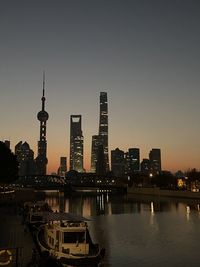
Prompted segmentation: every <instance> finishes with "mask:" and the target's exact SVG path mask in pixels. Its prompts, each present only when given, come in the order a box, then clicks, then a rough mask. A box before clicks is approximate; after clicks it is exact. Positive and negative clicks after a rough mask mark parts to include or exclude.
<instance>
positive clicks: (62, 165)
mask: <svg viewBox="0 0 200 267" xmlns="http://www.w3.org/2000/svg"><path fill="white" fill-rule="evenodd" d="M66 172H67V157H60V166H59V168H58V175H59V176H61V177H65V174H66Z"/></svg>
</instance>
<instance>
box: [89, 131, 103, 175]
mask: <svg viewBox="0 0 200 267" xmlns="http://www.w3.org/2000/svg"><path fill="white" fill-rule="evenodd" d="M102 144H103V142H102V136H100V135H93V136H92V151H91V172H93V173H96V167H97V157H98V151H99V146H100V145H102Z"/></svg>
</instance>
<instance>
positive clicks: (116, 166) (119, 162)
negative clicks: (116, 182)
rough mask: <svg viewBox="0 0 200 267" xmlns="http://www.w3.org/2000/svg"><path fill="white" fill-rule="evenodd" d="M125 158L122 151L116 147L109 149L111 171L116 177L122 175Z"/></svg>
mask: <svg viewBox="0 0 200 267" xmlns="http://www.w3.org/2000/svg"><path fill="white" fill-rule="evenodd" d="M124 167H125V160H124V151H122V150H120V149H119V148H116V149H115V150H111V171H112V172H113V173H114V175H115V176H116V177H120V178H122V177H123V176H124V171H125V169H124Z"/></svg>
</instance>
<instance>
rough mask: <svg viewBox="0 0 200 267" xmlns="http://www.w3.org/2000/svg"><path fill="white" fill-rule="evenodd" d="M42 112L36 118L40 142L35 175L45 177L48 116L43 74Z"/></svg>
mask: <svg viewBox="0 0 200 267" xmlns="http://www.w3.org/2000/svg"><path fill="white" fill-rule="evenodd" d="M41 100H42V110H41V111H39V112H38V114H37V118H38V120H39V121H40V140H39V141H38V155H37V158H36V165H37V174H39V175H46V172H47V163H48V160H47V140H46V124H47V120H48V118H49V114H48V113H47V112H46V111H45V100H46V99H45V75H44V73H43V94H42V98H41Z"/></svg>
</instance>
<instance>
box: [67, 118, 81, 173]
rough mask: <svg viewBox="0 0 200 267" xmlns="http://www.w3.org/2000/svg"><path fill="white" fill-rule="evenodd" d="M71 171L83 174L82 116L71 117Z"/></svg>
mask: <svg viewBox="0 0 200 267" xmlns="http://www.w3.org/2000/svg"><path fill="white" fill-rule="evenodd" d="M70 170H75V171H78V172H83V134H82V128H81V115H71V116H70Z"/></svg>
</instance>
